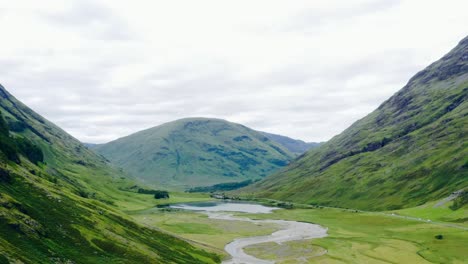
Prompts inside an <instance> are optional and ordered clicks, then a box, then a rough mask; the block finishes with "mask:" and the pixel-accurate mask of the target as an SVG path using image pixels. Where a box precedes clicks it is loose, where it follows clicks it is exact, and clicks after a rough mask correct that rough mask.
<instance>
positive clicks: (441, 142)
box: [241, 37, 468, 210]
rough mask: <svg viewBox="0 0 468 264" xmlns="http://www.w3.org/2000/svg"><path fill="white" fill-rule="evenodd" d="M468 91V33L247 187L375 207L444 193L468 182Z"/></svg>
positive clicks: (278, 195) (272, 194)
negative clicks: (360, 113)
mask: <svg viewBox="0 0 468 264" xmlns="http://www.w3.org/2000/svg"><path fill="white" fill-rule="evenodd" d="M467 97H468V37H467V38H465V39H463V40H462V41H460V43H459V44H458V45H457V46H456V47H455V48H454V49H453V50H452V51H450V52H449V53H448V54H447V55H445V56H443V57H442V58H441V59H440V60H438V61H436V62H434V63H432V64H431V65H430V66H428V67H426V68H425V69H423V70H422V71H420V72H418V73H417V74H416V75H415V76H414V77H412V78H411V79H410V80H409V81H408V84H407V85H405V86H404V87H403V88H402V89H401V90H400V91H398V92H397V93H395V95H393V96H392V97H390V98H389V99H388V100H386V101H385V102H384V103H382V104H381V105H380V106H379V107H378V108H377V109H376V110H375V111H374V112H372V113H370V114H369V115H367V116H366V117H364V118H362V119H360V120H358V121H356V122H355V123H354V124H353V125H351V126H350V127H349V128H348V129H346V130H345V131H344V132H343V133H341V134H340V135H337V136H335V137H333V138H332V139H331V140H330V141H328V142H327V143H325V144H324V145H322V146H321V147H319V148H317V149H313V150H311V151H309V152H307V153H306V154H304V155H303V156H302V157H301V158H300V159H298V160H295V161H294V162H293V163H292V164H290V166H288V167H286V168H284V169H283V170H282V171H281V172H279V173H277V174H275V175H272V176H270V177H268V178H266V179H264V180H263V181H261V182H258V183H256V184H254V185H253V186H250V187H247V188H245V189H243V190H241V191H242V192H243V193H244V194H249V195H253V196H260V197H267V198H274V199H281V200H288V201H299V202H305V203H313V204H323V205H332V206H342V207H343V206H344V207H352V208H360V209H373V210H381V209H397V208H402V207H408V206H415V205H419V204H421V203H424V202H427V201H429V200H431V199H432V200H434V199H437V198H440V197H443V196H444V195H447V194H449V193H450V192H452V191H455V190H458V189H461V188H463V187H466V186H467V185H468V177H467V175H468V172H467V169H468V165H467V164H468V161H467V160H466V157H468V153H467V150H468V146H467V145H466V144H467V143H465V142H467V134H468V133H467V131H468V121H467V112H468V107H467ZM403 157H404V158H403ZM446 175H448V176H446ZM397 192H398V194H397Z"/></svg>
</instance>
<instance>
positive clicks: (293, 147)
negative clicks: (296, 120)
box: [260, 132, 322, 155]
mask: <svg viewBox="0 0 468 264" xmlns="http://www.w3.org/2000/svg"><path fill="white" fill-rule="evenodd" d="M260 133H262V134H263V135H264V136H266V137H267V138H269V139H270V140H272V141H274V142H276V143H278V144H280V145H282V146H283V147H285V148H286V149H288V150H289V151H291V152H292V153H294V154H296V155H301V154H303V153H305V152H306V151H308V150H311V149H314V148H317V147H319V146H320V145H321V144H322V143H316V142H304V141H302V140H298V139H293V138H290V137H286V136H281V135H276V134H271V133H267V132H260Z"/></svg>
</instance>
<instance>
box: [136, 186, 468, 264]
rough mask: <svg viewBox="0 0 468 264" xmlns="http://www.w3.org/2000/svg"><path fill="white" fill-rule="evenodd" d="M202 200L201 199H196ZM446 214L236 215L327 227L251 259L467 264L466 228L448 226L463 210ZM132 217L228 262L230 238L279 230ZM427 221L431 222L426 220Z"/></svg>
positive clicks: (161, 213)
mask: <svg viewBox="0 0 468 264" xmlns="http://www.w3.org/2000/svg"><path fill="white" fill-rule="evenodd" d="M183 195H184V197H185V198H183V199H182V200H184V202H187V201H189V200H190V198H189V197H187V195H186V194H183ZM173 199H174V201H179V200H181V199H179V198H173ZM200 199H204V198H201V197H196V199H195V200H200ZM206 199H207V198H206ZM450 213H451V210H450V209H448V208H434V209H432V207H431V206H430V205H428V206H426V207H424V206H423V207H421V208H411V209H405V210H401V211H394V212H386V213H373V212H359V211H355V210H344V209H336V208H311V209H282V210H276V211H274V212H273V213H271V214H241V213H239V214H236V215H241V216H245V217H249V218H252V219H278V220H291V221H302V222H309V223H316V224H319V225H321V226H324V227H327V228H328V236H327V237H325V238H319V239H313V240H304V241H293V242H286V243H282V244H281V245H278V244H276V243H265V244H257V245H253V246H249V247H247V248H245V249H244V250H245V251H246V252H247V253H248V254H250V255H253V256H255V257H257V258H261V259H266V260H276V263H466V262H465V261H466V260H467V259H468V251H467V250H466V245H468V231H467V230H466V228H468V225H466V224H465V223H453V222H447V221H455V220H454V219H458V218H461V219H463V216H465V217H466V214H467V210H466V209H465V208H462V209H460V210H457V211H454V212H452V215H451V214H450ZM392 214H393V215H392ZM131 215H132V216H133V218H134V219H136V220H137V221H138V222H140V223H142V224H144V225H146V226H150V227H153V228H158V229H161V230H164V231H166V232H169V233H172V234H175V235H177V236H179V237H182V238H184V239H186V240H188V241H192V242H193V243H195V244H197V245H199V246H202V247H203V248H205V249H207V250H210V251H212V252H215V253H218V254H220V255H222V256H224V259H228V258H229V256H228V254H227V253H226V252H225V251H224V247H225V245H226V244H228V243H229V242H231V241H233V240H234V239H236V238H240V237H252V236H261V235H269V234H271V233H273V232H275V231H277V230H278V229H279V227H278V226H276V225H274V224H262V225H256V224H253V223H249V222H241V221H227V220H219V219H210V218H209V217H208V216H207V215H205V214H201V213H197V212H189V211H181V210H171V209H157V208H151V209H147V210H140V211H135V212H131ZM398 215H407V216H409V217H410V218H406V217H398ZM422 217H425V218H424V219H423V218H422ZM429 217H431V218H430V219H432V220H431V222H428V221H427V219H426V218H429ZM442 221H443V222H442ZM451 225H454V226H455V227H457V228H455V227H452V226H451ZM438 235H442V237H441V238H442V239H437V238H436V236H438Z"/></svg>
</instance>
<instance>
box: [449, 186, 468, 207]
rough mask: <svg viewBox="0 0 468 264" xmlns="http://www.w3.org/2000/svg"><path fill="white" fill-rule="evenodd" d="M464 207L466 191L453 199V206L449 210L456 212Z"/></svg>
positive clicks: (467, 194)
mask: <svg viewBox="0 0 468 264" xmlns="http://www.w3.org/2000/svg"><path fill="white" fill-rule="evenodd" d="M466 205H468V191H464V192H463V193H462V194H461V195H460V196H458V197H457V198H455V200H454V202H453V205H451V206H450V209H452V210H454V211H456V210H458V209H460V208H463V207H464V206H466Z"/></svg>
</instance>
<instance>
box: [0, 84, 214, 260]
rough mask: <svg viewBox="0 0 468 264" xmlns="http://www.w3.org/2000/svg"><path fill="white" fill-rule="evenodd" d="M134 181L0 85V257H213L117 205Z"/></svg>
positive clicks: (126, 258) (127, 200)
mask: <svg viewBox="0 0 468 264" xmlns="http://www.w3.org/2000/svg"><path fill="white" fill-rule="evenodd" d="M134 184H135V182H134V181H133V180H132V179H128V178H127V177H126V175H125V174H123V173H121V172H120V171H118V170H115V169H113V168H111V167H110V166H109V165H108V164H107V163H106V161H105V160H104V159H103V158H101V157H99V156H98V155H96V154H95V153H94V152H92V151H90V150H88V149H87V148H86V147H84V146H83V145H82V144H81V143H80V142H78V140H76V139H74V138H73V137H72V136H70V135H69V134H67V133H66V132H64V131H63V130H62V129H60V128H59V127H57V126H55V125H54V124H52V123H51V122H49V121H47V120H46V119H44V118H43V117H41V116H40V115H38V114H37V113H35V112H34V111H33V110H31V109H30V108H28V107H27V106H25V105H24V104H22V103H21V102H19V101H18V100H17V99H16V98H14V97H13V96H12V95H11V94H9V93H8V92H7V91H6V90H5V89H4V87H3V86H1V85H0V263H204V262H211V263H215V262H218V261H219V259H218V257H217V256H215V255H212V254H209V253H206V252H204V251H202V250H199V249H196V248H195V247H193V246H192V245H190V244H189V243H187V242H185V241H182V240H180V239H177V238H174V237H171V236H170V235H168V234H166V233H161V232H159V231H156V230H154V229H149V228H145V227H143V226H140V225H138V224H136V223H135V222H133V220H132V219H131V218H130V217H128V216H126V215H125V214H124V213H122V212H121V204H122V200H123V199H125V204H128V203H129V202H130V201H134V200H136V201H138V199H139V198H138V197H136V198H135V197H133V196H132V194H131V193H129V192H124V191H120V190H119V188H122V189H124V188H127V187H130V186H135V185H134ZM135 196H138V194H135ZM129 245H131V246H129Z"/></svg>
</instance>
